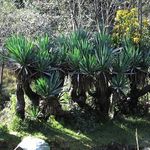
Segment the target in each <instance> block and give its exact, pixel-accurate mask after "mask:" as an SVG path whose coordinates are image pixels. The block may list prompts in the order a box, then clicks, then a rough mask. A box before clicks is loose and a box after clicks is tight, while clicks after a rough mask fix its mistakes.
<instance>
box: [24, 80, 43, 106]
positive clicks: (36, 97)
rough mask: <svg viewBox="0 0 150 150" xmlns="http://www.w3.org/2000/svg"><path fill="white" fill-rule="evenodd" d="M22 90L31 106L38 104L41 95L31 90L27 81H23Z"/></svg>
mask: <svg viewBox="0 0 150 150" xmlns="http://www.w3.org/2000/svg"><path fill="white" fill-rule="evenodd" d="M24 91H25V94H26V95H27V96H28V97H29V99H30V100H31V102H32V104H33V106H35V107H37V106H39V101H40V98H41V96H40V95H38V94H37V93H35V92H33V91H32V89H31V87H30V84H29V83H28V82H27V81H26V82H25V83H24Z"/></svg>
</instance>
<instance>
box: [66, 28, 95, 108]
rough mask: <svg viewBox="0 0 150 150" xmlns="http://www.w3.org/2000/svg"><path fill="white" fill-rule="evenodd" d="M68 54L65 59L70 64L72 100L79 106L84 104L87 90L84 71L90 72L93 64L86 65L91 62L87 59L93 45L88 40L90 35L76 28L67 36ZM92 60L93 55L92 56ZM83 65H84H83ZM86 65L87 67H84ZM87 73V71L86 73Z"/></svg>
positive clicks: (87, 83)
mask: <svg viewBox="0 0 150 150" xmlns="http://www.w3.org/2000/svg"><path fill="white" fill-rule="evenodd" d="M67 43H68V55H67V61H68V64H69V66H70V73H71V74H72V75H71V83H72V92H71V96H72V100H73V101H75V102H77V103H78V105H79V106H80V107H82V108H83V107H84V106H85V102H86V91H87V90H88V86H89V84H91V83H89V82H87V81H88V79H89V77H88V76H87V74H86V75H85V71H86V70H87V71H89V72H92V71H91V70H89V67H90V69H93V68H92V67H93V66H89V67H88V66H87V65H88V64H87V63H88V62H86V61H90V63H91V64H92V62H91V60H89V59H87V58H88V57H89V55H90V54H91V53H92V50H93V49H92V48H93V45H92V43H91V42H90V35H89V33H88V32H86V31H84V30H81V29H79V30H77V31H75V32H73V33H72V34H71V35H70V36H69V37H68V42H67ZM93 60H94V57H93ZM84 65H85V66H84ZM84 67H88V68H84ZM86 73H87V72H86ZM88 75H89V73H88Z"/></svg>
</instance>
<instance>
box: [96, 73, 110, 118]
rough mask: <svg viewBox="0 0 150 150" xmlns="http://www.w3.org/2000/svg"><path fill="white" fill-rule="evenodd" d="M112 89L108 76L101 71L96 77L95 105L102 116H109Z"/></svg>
mask: <svg viewBox="0 0 150 150" xmlns="http://www.w3.org/2000/svg"><path fill="white" fill-rule="evenodd" d="M111 93H112V89H111V88H110V87H109V86H108V81H107V77H106V76H105V74H103V73H101V74H99V75H98V76H97V79H96V93H95V105H96V111H97V113H98V114H99V115H100V116H102V118H107V117H109V108H110V96H111Z"/></svg>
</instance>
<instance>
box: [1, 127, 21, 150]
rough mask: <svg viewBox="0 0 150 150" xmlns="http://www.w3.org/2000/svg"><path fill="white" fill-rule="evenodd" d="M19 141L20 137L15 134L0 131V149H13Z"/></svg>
mask: <svg viewBox="0 0 150 150" xmlns="http://www.w3.org/2000/svg"><path fill="white" fill-rule="evenodd" d="M0 132H1V130H0ZM20 141H21V138H20V137H18V136H16V135H13V134H10V133H7V132H1V133H0V150H13V149H14V148H15V147H16V146H17V145H18V143H19V142H20Z"/></svg>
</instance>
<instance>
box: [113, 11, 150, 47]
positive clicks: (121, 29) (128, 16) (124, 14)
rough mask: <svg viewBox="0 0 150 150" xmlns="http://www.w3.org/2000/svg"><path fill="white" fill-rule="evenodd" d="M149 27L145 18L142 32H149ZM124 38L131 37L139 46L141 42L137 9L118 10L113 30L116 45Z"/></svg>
mask: <svg viewBox="0 0 150 150" xmlns="http://www.w3.org/2000/svg"><path fill="white" fill-rule="evenodd" d="M148 26H149V22H148V20H147V19H146V18H144V19H143V26H142V27H143V29H142V30H143V31H144V30H147V28H148ZM124 36H128V37H130V38H131V40H132V41H133V43H135V44H138V43H139V42H140V40H141V36H140V24H139V21H138V10H137V9H136V8H132V9H128V10H126V9H123V10H118V11H117V13H116V17H115V26H114V29H113V39H114V41H115V43H120V42H121V40H122V38H123V37H124Z"/></svg>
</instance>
